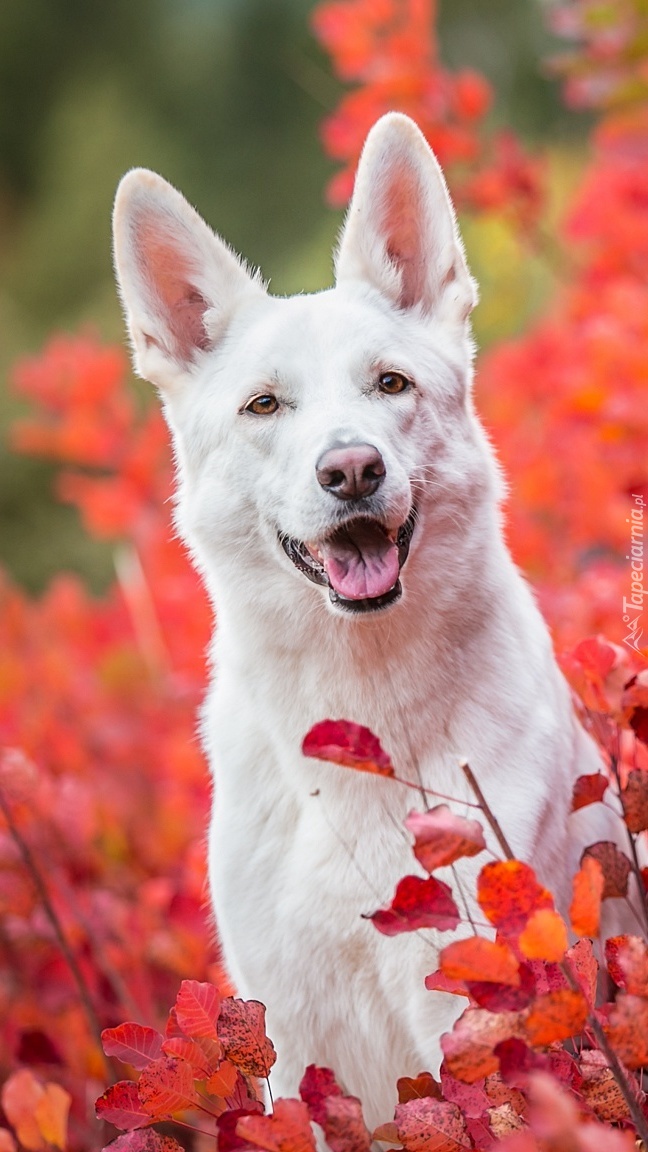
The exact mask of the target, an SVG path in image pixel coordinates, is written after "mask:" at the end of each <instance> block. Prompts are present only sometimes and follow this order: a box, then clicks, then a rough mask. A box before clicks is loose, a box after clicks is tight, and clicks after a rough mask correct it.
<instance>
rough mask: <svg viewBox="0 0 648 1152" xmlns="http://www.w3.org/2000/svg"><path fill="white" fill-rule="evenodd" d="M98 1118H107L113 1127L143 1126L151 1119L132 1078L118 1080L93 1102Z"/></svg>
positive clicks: (126, 1128)
mask: <svg viewBox="0 0 648 1152" xmlns="http://www.w3.org/2000/svg"><path fill="white" fill-rule="evenodd" d="M95 1110H96V1113H97V1119H98V1120H107V1121H108V1123H109V1124H114V1125H115V1128H123V1129H125V1130H129V1129H132V1128H144V1127H146V1125H147V1124H152V1123H153V1119H152V1117H151V1116H150V1114H149V1113H148V1112H146V1111H145V1109H144V1108H143V1107H142V1103H141V1101H140V1098H139V1094H138V1091H137V1084H136V1083H135V1081H134V1080H119V1081H118V1083H117V1084H112V1085H111V1086H110V1088H107V1089H106V1091H105V1092H104V1094H103V1096H100V1097H99V1099H98V1100H97V1101H96V1103H95Z"/></svg>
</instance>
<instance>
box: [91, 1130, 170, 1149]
mask: <svg viewBox="0 0 648 1152" xmlns="http://www.w3.org/2000/svg"><path fill="white" fill-rule="evenodd" d="M108 1147H109V1148H110V1152H183V1148H182V1145H181V1144H178V1141H177V1140H174V1139H173V1136H162V1135H161V1134H160V1133H159V1132H156V1131H155V1129H154V1128H149V1129H140V1130H139V1131H138V1132H127V1133H126V1135H124V1136H118V1137H117V1139H116V1140H113V1142H112V1144H109V1145H108Z"/></svg>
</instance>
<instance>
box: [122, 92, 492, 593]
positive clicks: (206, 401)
mask: <svg viewBox="0 0 648 1152" xmlns="http://www.w3.org/2000/svg"><path fill="white" fill-rule="evenodd" d="M114 226H115V259H116V266H117V274H118V278H119V283H120V287H121V292H122V297H123V301H124V306H125V310H126V316H127V320H128V326H129V330H130V335H131V339H132V344H133V348H134V358H135V365H136V368H137V371H138V372H139V373H140V374H141V375H142V376H144V377H145V378H146V379H148V380H151V381H152V382H153V383H155V384H156V385H158V387H159V388H160V390H161V393H162V397H163V402H164V407H165V412H166V415H167V419H168V421H169V424H170V426H171V429H172V432H173V436H174V442H175V448H176V455H177V460H178V466H179V495H178V524H179V527H180V530H181V531H182V533H183V535H184V536H185V538H186V539H187V541H188V543H189V544H190V546H191V548H192V549H193V551H194V554H195V556H196V558H197V561H198V563H199V565H200V566H201V567H202V568H203V570H204V571H205V572H206V573H207V574H208V575H210V576H213V579H214V583H215V584H216V585H217V584H218V572H219V571H224V570H227V572H228V580H229V581H230V583H231V579H232V575H236V574H235V573H232V568H233V567H234V568H237V567H238V569H239V578H241V579H244V573H245V569H246V561H247V562H249V563H250V564H252V565H255V564H256V557H257V554H258V553H259V551H260V550H261V549H263V552H264V556H265V565H266V568H267V550H268V546H269V547H270V548H271V549H273V550H274V556H275V560H276V568H277V574H278V575H279V574H280V576H281V579H282V581H283V582H284V584H285V578H286V576H288V578H289V579H290V580H298V581H303V582H308V581H310V582H311V585H320V586H321V587H322V588H323V589H324V590H325V591H324V592H323V593H322V592H321V591H320V592H318V591H317V590H313V594H314V595H319V596H322V595H323V596H324V597H325V598H326V599H327V600H328V603H329V604H330V605H332V606H333V608H334V610H335V611H342V612H346V613H355V614H358V613H367V612H372V611H376V610H378V609H381V608H385V607H387V606H389V605H391V604H394V603H396V602H397V601H398V599H399V598H400V595H401V591H402V583H404V584H405V586H406V585H407V581H406V579H405V575H403V578H402V582H401V569H402V567H403V565H404V563H405V561H406V559H407V556H408V551H410V550H411V551H412V553H414V551H415V549H416V548H417V546H418V539H417V538H418V536H419V535H420V528H419V525H420V524H421V523H422V522H423V521H426V520H427V521H428V529H429V532H428V535H429V534H430V533H431V534H432V535H433V534H434V530H435V525H436V527H437V528H439V527H440V526H441V525H443V524H446V525H448V524H454V525H455V528H456V526H457V525H459V526H461V518H462V509H464V508H465V507H466V502H467V500H469V499H471V498H473V496H474V492H475V491H476V489H477V488H479V486H480V485H481V486H484V484H488V480H489V477H491V478H492V470H491V471H489V464H488V453H487V452H484V442H483V438H482V436H481V433H480V430H479V426H478V425H477V423H476V421H475V419H474V416H473V414H472V408H471V401H470V396H469V385H470V375H471V354H472V349H471V341H470V334H469V320H468V318H469V314H470V311H471V309H472V307H473V305H474V304H475V300H476V293H475V287H474V284H473V281H472V280H471V278H470V275H469V273H468V270H467V267H466V262H465V258H464V253H463V248H462V245H461V241H460V239H459V235H458V231H457V225H456V221H455V216H454V212H453V209H452V205H451V202H450V199H449V196H448V192H447V188H446V185H445V182H444V179H443V176H442V174H441V170H440V168H439V166H438V164H437V162H436V160H435V158H434V156H433V154H432V152H431V151H430V149H429V147H428V146H427V144H426V142H425V140H424V138H423V136H422V135H421V133H420V132H419V130H418V128H417V127H416V125H415V124H414V123H413V122H412V121H411V120H409V119H408V118H407V117H405V116H401V115H398V114H394V113H392V114H390V115H388V116H385V117H383V119H381V120H380V121H379V122H378V123H377V124H376V125H375V127H374V128H373V129H372V131H371V133H370V134H369V137H368V139H367V142H366V145H365V148H364V152H363V155H362V158H361V161H360V165H359V168H358V173H357V178H356V184H355V191H354V195H353V199H352V202H351V206H350V208H349V212H348V216H347V220H346V224H345V227H344V230H343V233H342V237H341V241H340V245H339V250H338V254H337V260H336V286H335V288H333V289H330V290H328V291H325V292H321V293H318V294H315V295H311V296H296V297H291V298H279V297H273V296H270V295H269V294H268V293H267V292H266V290H265V288H264V286H263V284H262V282H261V281H260V279H259V278H258V276H255V275H252V274H251V273H250V271H249V270H248V269H247V268H246V267H245V266H244V264H243V263H242V262H241V261H240V260H239V259H238V258H237V257H236V256H235V255H234V253H233V252H232V251H231V250H230V249H229V248H228V247H227V246H226V245H225V244H224V243H223V241H222V240H221V239H220V238H219V237H217V236H215V235H214V233H213V232H211V230H210V229H209V228H208V227H207V225H206V224H205V223H204V222H203V221H202V220H201V218H200V217H199V216H198V215H197V214H196V212H194V210H193V209H192V208H191V207H190V206H189V205H188V204H187V202H186V200H184V199H183V197H182V196H181V195H180V194H179V193H178V192H176V191H175V190H174V189H173V188H172V187H171V186H170V185H169V184H167V183H166V182H165V181H164V180H162V179H161V178H160V177H159V176H156V175H155V174H153V173H152V172H148V171H144V170H135V171H132V172H129V173H128V175H127V176H125V177H124V179H123V181H122V183H121V185H120V188H119V191H118V194H117V200H116V205H115V220H114ZM306 586H307V584H306V583H304V587H306Z"/></svg>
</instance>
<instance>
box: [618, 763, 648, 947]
mask: <svg viewBox="0 0 648 1152" xmlns="http://www.w3.org/2000/svg"><path fill="white" fill-rule="evenodd" d="M610 764H611V767H612V772H613V773H614V779H615V780H616V785H617V789H618V792H619V801H620V803H621V810H622V811H623V816H622V820H623V823H624V825H625V830H626V832H627V834H628V842H629V844H630V855H631V856H632V871H633V872H634V875H635V879H636V881H637V889H638V892H639V900H640V902H641V911H642V913H643V918H644V928H645V930H646V932H647V933H648V893H647V892H646V887H645V884H644V882H643V876H642V875H641V867H640V865H639V857H638V856H637V844H636V840H635V837H634V836H633V835H632V832H631V831H630V829H629V828H628V825H627V823H626V819H625V811H624V808H623V791H622V788H621V773H620V772H619V758H618V756H617V755H616V753H612V754H611V756H610Z"/></svg>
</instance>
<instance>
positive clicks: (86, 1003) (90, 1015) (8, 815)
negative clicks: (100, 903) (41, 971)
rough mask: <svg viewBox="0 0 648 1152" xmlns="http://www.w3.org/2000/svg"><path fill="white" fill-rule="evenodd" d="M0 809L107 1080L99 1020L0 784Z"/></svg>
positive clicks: (57, 917)
mask: <svg viewBox="0 0 648 1152" xmlns="http://www.w3.org/2000/svg"><path fill="white" fill-rule="evenodd" d="M0 810H1V811H2V814H3V816H4V818H5V820H6V821H7V827H8V828H9V831H10V833H11V835H12V837H13V839H14V841H15V843H16V844H17V846H18V849H19V851H20V854H21V856H22V858H23V861H24V863H25V867H26V868H27V871H28V872H29V875H30V876H31V880H32V883H33V885H34V887H35V889H36V892H37V893H38V897H39V899H40V902H41V904H42V906H43V911H44V912H45V915H46V916H47V919H48V920H49V922H50V924H51V926H52V929H53V931H54V935H55V936H56V939H57V941H58V945H59V948H60V949H61V952H62V954H63V956H64V958H65V961H66V963H67V965H68V968H69V969H70V972H71V973H72V977H73V979H74V982H75V983H76V986H77V989H78V992H79V996H80V997H81V1003H82V1004H83V1008H84V1010H85V1014H86V1018H87V1021H88V1025H89V1027H90V1031H91V1033H92V1035H93V1036H94V1038H95V1040H96V1043H97V1047H98V1049H99V1052H100V1053H101V1058H102V1061H103V1066H104V1071H105V1075H106V1079H107V1080H110V1079H111V1077H110V1072H109V1067H108V1062H107V1061H106V1059H105V1056H104V1053H103V1047H102V1043H101V1031H102V1029H101V1021H100V1020H99V1017H98V1015H97V1012H96V1009H95V1006H94V1004H93V1002H92V997H91V995H90V989H89V988H88V985H87V984H86V981H85V978H84V976H83V973H82V971H81V969H80V967H79V965H78V964H77V959H76V956H75V955H74V952H73V951H72V948H71V947H70V944H69V942H68V940H67V939H66V936H65V933H64V931H63V925H62V924H61V921H60V919H59V916H58V913H57V911H56V909H55V907H54V905H53V904H52V901H51V899H50V895H49V892H48V891H47V888H46V886H45V881H44V880H43V877H42V876H41V873H40V870H39V868H38V865H37V863H36V860H35V858H34V855H33V853H32V850H31V848H30V847H29V844H28V843H27V841H26V840H25V839H24V837H23V835H22V832H21V831H20V829H19V828H18V827H17V825H16V823H15V821H14V818H13V815H12V812H11V808H10V806H9V804H8V803H7V800H6V798H5V796H4V793H3V791H2V788H0Z"/></svg>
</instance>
